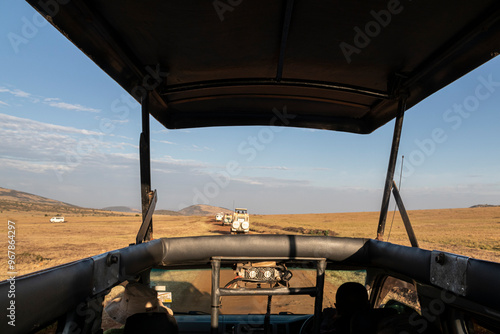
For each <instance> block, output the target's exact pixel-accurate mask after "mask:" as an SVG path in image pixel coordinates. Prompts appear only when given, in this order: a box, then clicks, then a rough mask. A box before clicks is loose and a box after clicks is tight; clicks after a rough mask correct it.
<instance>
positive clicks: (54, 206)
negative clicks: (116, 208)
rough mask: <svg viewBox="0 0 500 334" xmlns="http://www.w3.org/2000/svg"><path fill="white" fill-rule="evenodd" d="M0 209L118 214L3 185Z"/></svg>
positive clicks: (61, 213) (0, 192)
mask: <svg viewBox="0 0 500 334" xmlns="http://www.w3.org/2000/svg"><path fill="white" fill-rule="evenodd" d="M0 211H16V212H28V211H38V212H45V214H46V215H50V216H52V215H54V216H55V215H62V216H64V215H67V214H105V215H116V214H114V213H111V212H109V213H108V212H103V211H101V210H98V209H89V208H82V207H80V206H77V205H73V204H69V203H65V202H61V201H56V200H54V199H50V198H47V197H43V196H38V195H34V194H30V193H26V192H24V191H18V190H13V189H6V188H2V187H0Z"/></svg>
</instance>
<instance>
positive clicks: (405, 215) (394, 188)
mask: <svg viewBox="0 0 500 334" xmlns="http://www.w3.org/2000/svg"><path fill="white" fill-rule="evenodd" d="M392 194H393V195H394V199H395V200H396V203H397V205H398V208H399V213H401V218H402V219H403V223H404V225H405V229H406V233H407V234H408V238H410V243H411V246H412V247H418V241H417V237H416V236H415V232H414V231H413V227H412V226H411V223H410V217H408V213H407V212H406V208H405V205H404V204H403V200H402V199H401V195H400V194H399V190H398V187H397V186H396V182H394V181H392Z"/></svg>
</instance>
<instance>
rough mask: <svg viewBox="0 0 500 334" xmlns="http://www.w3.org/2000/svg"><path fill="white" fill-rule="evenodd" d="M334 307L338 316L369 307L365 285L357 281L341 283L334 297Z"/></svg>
mask: <svg viewBox="0 0 500 334" xmlns="http://www.w3.org/2000/svg"><path fill="white" fill-rule="evenodd" d="M335 301H336V303H335V307H336V308H337V312H338V314H339V315H340V316H343V315H352V314H354V313H356V312H359V311H364V310H366V309H368V308H369V307H370V303H369V301H368V293H367V292H366V289H365V287H364V286H363V285H362V284H360V283H357V282H347V283H344V284H342V285H341V286H340V287H339V288H338V290H337V295H336V297H335Z"/></svg>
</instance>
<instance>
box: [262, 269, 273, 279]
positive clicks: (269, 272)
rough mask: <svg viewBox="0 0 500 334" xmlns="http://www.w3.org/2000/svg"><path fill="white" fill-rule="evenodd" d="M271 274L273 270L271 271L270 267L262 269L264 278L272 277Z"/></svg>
mask: <svg viewBox="0 0 500 334" xmlns="http://www.w3.org/2000/svg"><path fill="white" fill-rule="evenodd" d="M272 276H273V271H272V269H268V270H266V271H264V277H265V278H268V279H269V278H272Z"/></svg>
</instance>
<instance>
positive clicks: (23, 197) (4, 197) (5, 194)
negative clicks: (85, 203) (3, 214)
mask: <svg viewBox="0 0 500 334" xmlns="http://www.w3.org/2000/svg"><path fill="white" fill-rule="evenodd" d="M0 200H1V201H10V202H27V203H32V204H49V205H61V206H71V207H75V208H77V207H78V206H76V205H72V204H69V203H64V202H61V201H56V200H54V199H50V198H47V197H42V196H38V195H33V194H30V193H25V192H23V191H18V190H12V189H6V188H1V187H0Z"/></svg>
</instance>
